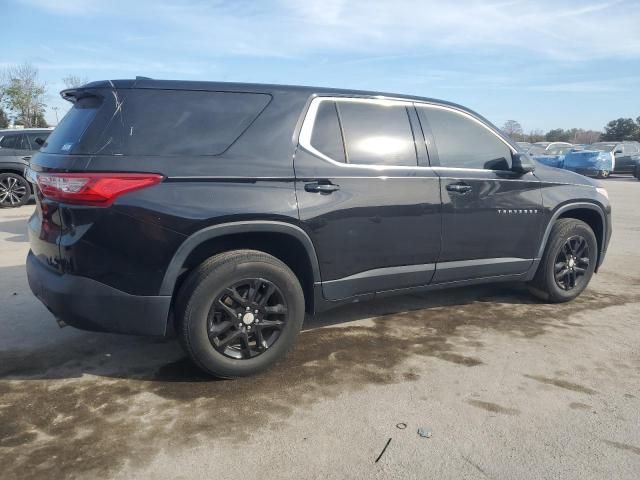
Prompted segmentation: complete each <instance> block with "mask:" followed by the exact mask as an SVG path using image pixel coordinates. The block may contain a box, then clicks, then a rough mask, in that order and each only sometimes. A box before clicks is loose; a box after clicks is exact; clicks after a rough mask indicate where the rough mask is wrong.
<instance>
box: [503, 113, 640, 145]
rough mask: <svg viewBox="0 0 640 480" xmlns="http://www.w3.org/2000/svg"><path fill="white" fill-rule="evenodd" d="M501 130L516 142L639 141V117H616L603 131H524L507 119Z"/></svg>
mask: <svg viewBox="0 0 640 480" xmlns="http://www.w3.org/2000/svg"><path fill="white" fill-rule="evenodd" d="M502 131H503V132H504V133H506V134H507V135H509V137H511V138H512V139H513V140H515V141H516V142H530V143H535V142H542V141H547V142H569V143H584V144H591V143H595V142H599V141H620V140H636V141H640V117H637V118H636V119H635V120H634V119H633V118H618V119H617V120H611V121H610V122H609V123H607V124H606V125H605V127H604V131H602V132H601V131H598V130H584V129H582V128H569V129H566V130H565V129H563V128H554V129H551V130H549V131H548V132H546V133H545V132H543V131H542V130H532V131H530V132H529V133H525V132H524V131H523V129H522V126H521V125H520V123H519V122H518V121H516V120H507V121H506V122H505V124H504V126H503V127H502Z"/></svg>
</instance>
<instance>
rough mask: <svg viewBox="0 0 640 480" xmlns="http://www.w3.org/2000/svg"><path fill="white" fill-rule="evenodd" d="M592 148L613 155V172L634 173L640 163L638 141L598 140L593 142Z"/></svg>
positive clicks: (639, 145)
mask: <svg viewBox="0 0 640 480" xmlns="http://www.w3.org/2000/svg"><path fill="white" fill-rule="evenodd" d="M589 148H590V149H592V150H600V151H603V152H607V153H610V154H612V155H613V162H614V167H613V173H630V174H632V175H633V174H634V172H635V171H636V166H637V165H639V164H640V143H638V142H630V141H626V142H598V143H594V144H592V145H591V146H590V147H589Z"/></svg>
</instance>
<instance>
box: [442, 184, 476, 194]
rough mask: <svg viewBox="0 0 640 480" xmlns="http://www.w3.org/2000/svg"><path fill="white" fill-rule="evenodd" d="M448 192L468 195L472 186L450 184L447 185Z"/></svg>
mask: <svg viewBox="0 0 640 480" xmlns="http://www.w3.org/2000/svg"><path fill="white" fill-rule="evenodd" d="M447 190H448V191H450V192H456V193H467V192H470V191H471V185H468V184H466V183H450V184H449V185H447Z"/></svg>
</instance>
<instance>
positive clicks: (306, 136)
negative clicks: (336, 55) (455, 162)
mask: <svg viewBox="0 0 640 480" xmlns="http://www.w3.org/2000/svg"><path fill="white" fill-rule="evenodd" d="M323 101H327V102H345V103H369V104H373V105H380V106H387V107H389V106H403V107H410V106H414V105H419V106H425V107H427V108H438V109H441V110H449V111H451V112H454V113H457V114H459V115H462V116H464V117H467V118H469V119H471V120H472V121H473V122H475V123H477V124H478V125H480V126H482V127H483V128H485V129H486V130H488V131H489V132H490V133H491V134H493V135H494V136H495V137H496V138H497V139H498V140H500V141H501V142H502V143H504V144H505V145H506V146H507V148H508V149H509V150H510V151H511V153H512V154H514V153H517V150H516V149H515V148H513V147H512V146H511V145H510V144H509V143H508V142H507V141H506V140H505V139H504V138H502V137H501V136H500V135H499V134H498V132H496V131H495V130H493V129H492V128H491V127H489V126H488V125H486V124H485V123H483V122H482V121H481V120H479V119H477V118H476V117H474V116H473V115H471V114H470V113H467V112H465V111H463V110H460V109H457V108H455V107H450V106H447V105H440V104H437V103H432V102H428V101H420V100H408V99H407V100H405V99H395V98H393V99H390V98H384V97H381V98H367V97H346V96H317V97H315V98H313V99H312V100H311V103H310V104H309V108H308V109H307V112H306V114H305V117H304V120H303V122H302V127H301V128H300V134H299V135H298V145H300V147H302V148H303V149H305V150H306V151H307V152H309V153H311V154H312V155H314V156H316V157H318V158H321V159H322V160H325V161H327V162H329V163H331V164H333V165H336V166H338V167H342V168H367V169H372V170H401V171H403V170H404V171H406V170H414V169H418V170H422V169H434V168H448V169H458V170H464V171H479V172H491V171H495V170H488V169H480V168H464V167H440V166H438V165H434V166H426V167H425V166H421V165H415V166H408V165H376V164H363V163H358V164H353V163H345V162H339V161H337V160H334V159H332V158H331V157H329V156H327V155H325V154H324V153H322V152H321V151H319V150H317V149H316V148H314V147H313V145H311V135H312V134H313V127H314V125H315V121H316V116H317V113H318V108H319V106H320V103H321V102H323ZM425 144H426V139H425ZM344 147H345V148H346V145H345V146H344ZM427 148H428V145H427Z"/></svg>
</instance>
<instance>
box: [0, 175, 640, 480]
mask: <svg viewBox="0 0 640 480" xmlns="http://www.w3.org/2000/svg"><path fill="white" fill-rule="evenodd" d="M605 186H606V187H607V188H608V190H609V193H610V196H611V200H612V204H613V208H614V235H613V239H612V243H611V246H610V248H609V253H608V256H607V259H606V261H605V264H604V266H603V268H602V269H601V272H600V273H599V274H598V275H597V276H596V277H595V278H594V280H593V281H592V283H591V285H590V287H589V288H588V289H587V291H586V292H585V293H584V294H583V295H582V296H581V297H580V298H579V299H578V300H576V301H574V302H572V303H570V304H565V305H544V304H540V303H537V302H536V301H534V300H533V299H532V298H531V297H530V296H529V295H528V294H527V293H526V291H524V290H523V289H522V288H520V287H519V286H517V285H498V286H483V287H479V288H467V289H457V290H451V291H443V292H432V293H430V294H424V295H411V296H404V297H398V298H394V299H390V300H385V301H378V302H372V303H370V304H362V305H353V306H349V307H344V308H341V309H338V310H334V311H331V312H327V313H326V314H323V315H322V316H319V317H318V318H316V319H312V320H308V321H307V323H306V325H305V331H304V332H303V333H302V335H301V336H300V338H299V341H298V344H297V347H296V349H295V350H294V351H293V352H292V354H291V355H290V356H289V357H288V358H287V359H286V360H285V361H283V362H281V363H279V364H278V365H277V366H276V367H275V368H274V369H273V370H271V371H270V372H268V373H266V374H263V375H261V376H258V377H254V378H247V379H243V380H236V381H216V380H211V379H208V378H206V377H204V376H202V375H201V374H200V373H199V372H198V371H197V370H196V369H195V368H194V367H193V366H192V365H191V364H190V362H189V361H188V360H186V359H185V358H184V356H183V354H182V352H181V351H180V349H179V347H178V346H177V344H176V343H175V342H174V341H172V340H157V339H146V338H135V337H125V336H117V335H107V334H93V333H87V332H81V331H78V330H74V329H72V328H65V329H62V330H61V329H59V328H58V327H57V325H56V323H55V322H54V320H53V317H52V316H51V314H49V313H48V312H47V310H46V309H45V308H44V307H43V306H42V305H41V304H40V303H39V302H38V301H37V300H36V299H35V298H34V297H33V296H32V295H31V293H30V291H29V289H28V286H27V282H26V278H25V271H24V258H25V255H26V253H27V251H28V243H27V237H26V235H25V221H26V219H27V218H28V216H29V215H30V214H31V212H32V211H33V206H32V205H30V206H26V207H22V208H20V209H17V210H0V299H1V302H0V472H2V474H1V476H2V478H3V479H13V478H30V479H31V478H34V479H36V478H37V479H39V478H43V479H45V478H46V479H49V478H117V479H132V478H152V479H162V478H172V479H178V478H195V477H198V478H220V479H225V478H234V479H236V478H238V476H240V478H252V477H254V478H255V477H258V478H269V479H277V478H322V479H327V478H340V479H342V478H367V479H370V478H439V479H445V478H455V479H460V478H576V479H588V478H597V479H601V478H616V479H625V478H628V479H637V478H638V476H639V475H640V415H639V409H640V346H639V345H640V328H639V327H640V316H639V314H640V287H639V286H640V253H639V250H638V246H639V243H638V241H639V240H638V239H639V238H640V209H638V205H640V182H638V181H636V180H633V179H630V178H623V177H619V178H612V179H610V180H608V181H606V182H605ZM398 424H406V428H404V429H402V428H398ZM402 426H403V425H399V427H402ZM421 427H422V428H424V429H425V430H428V431H430V432H432V436H431V437H430V438H423V437H420V436H419V435H418V434H417V430H418V428H421ZM389 439H391V441H390V442H388V440H389ZM387 443H388V446H387V448H386V450H385V451H384V453H383V454H382V456H381V457H380V459H379V461H377V462H376V458H378V456H379V455H380V454H381V452H382V450H383V448H384V447H385V445H386V444H387Z"/></svg>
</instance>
